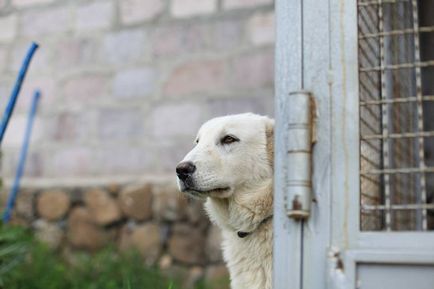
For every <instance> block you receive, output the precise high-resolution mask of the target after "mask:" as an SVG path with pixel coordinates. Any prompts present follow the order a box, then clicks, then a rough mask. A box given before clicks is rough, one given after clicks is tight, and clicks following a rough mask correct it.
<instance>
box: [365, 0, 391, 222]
mask: <svg viewBox="0 0 434 289" xmlns="http://www.w3.org/2000/svg"><path fill="white" fill-rule="evenodd" d="M378 2H379V4H380V5H378V19H379V21H378V25H379V27H378V30H379V31H384V18H383V16H384V15H383V5H382V3H383V1H382V0H379V1H378ZM384 50H385V49H384V38H380V67H384V66H385V52H384ZM359 71H360V72H362V71H363V70H362V68H360V70H359ZM379 71H381V98H382V99H387V90H386V74H385V71H384V70H382V69H381V70H379ZM381 111H382V118H381V123H382V131H383V133H384V134H388V133H389V125H388V121H389V114H388V108H387V105H384V104H382V105H381ZM382 147H383V155H382V158H383V168H385V169H386V170H387V169H388V168H389V143H388V142H387V141H383V143H382ZM383 180H384V203H385V205H386V208H387V209H386V217H385V223H386V230H387V231H390V230H391V229H392V222H391V212H390V176H389V175H384V179H383Z"/></svg>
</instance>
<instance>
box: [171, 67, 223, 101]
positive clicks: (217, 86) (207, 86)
mask: <svg viewBox="0 0 434 289" xmlns="http://www.w3.org/2000/svg"><path fill="white" fill-rule="evenodd" d="M226 87H227V81H226V63H225V61H224V60H198V61H194V62H187V63H185V64H183V65H181V66H179V67H177V68H176V69H175V70H174V71H173V72H172V74H171V75H170V77H169V79H168V80H167V82H166V84H165V87H164V93H165V94H167V95H171V96H172V95H173V96H185V95H195V94H203V93H216V91H219V90H224V89H225V88H226Z"/></svg>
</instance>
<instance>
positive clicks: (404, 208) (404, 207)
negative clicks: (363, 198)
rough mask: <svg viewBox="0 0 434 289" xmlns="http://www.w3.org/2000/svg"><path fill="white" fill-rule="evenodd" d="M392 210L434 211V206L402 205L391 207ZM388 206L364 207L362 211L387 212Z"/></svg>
mask: <svg viewBox="0 0 434 289" xmlns="http://www.w3.org/2000/svg"><path fill="white" fill-rule="evenodd" d="M390 207H391V208H392V210H418V209H423V210H433V209H434V204H400V205H391V206H390ZM385 209H386V206H384V205H362V210H366V211H377V210H385Z"/></svg>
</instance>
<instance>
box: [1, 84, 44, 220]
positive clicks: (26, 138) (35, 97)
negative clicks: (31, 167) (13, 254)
mask: <svg viewBox="0 0 434 289" xmlns="http://www.w3.org/2000/svg"><path fill="white" fill-rule="evenodd" d="M40 96H41V93H40V91H39V90H36V91H35V93H34V94H33V99H32V106H31V108H30V112H29V117H28V119H27V126H26V132H25V135H24V142H23V146H22V148H21V152H20V159H19V162H18V168H17V173H16V175H15V180H14V183H13V185H12V189H11V192H10V193H9V197H8V202H7V204H6V210H5V212H4V214H3V222H4V223H7V222H9V220H10V218H11V214H12V211H13V208H14V205H15V200H16V198H17V194H18V190H19V188H20V180H21V177H22V176H23V173H24V165H25V163H26V157H27V151H28V148H29V142H30V136H31V135H32V127H33V122H34V119H35V115H36V108H37V106H38V101H39V98H40Z"/></svg>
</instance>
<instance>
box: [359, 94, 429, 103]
mask: <svg viewBox="0 0 434 289" xmlns="http://www.w3.org/2000/svg"><path fill="white" fill-rule="evenodd" d="M417 101H419V99H418V98H417V97H416V96H411V97H400V98H392V99H382V100H367V101H361V102H360V105H361V106H368V105H378V104H385V103H389V104H392V103H406V102H417ZM422 101H434V95H425V96H422Z"/></svg>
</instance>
